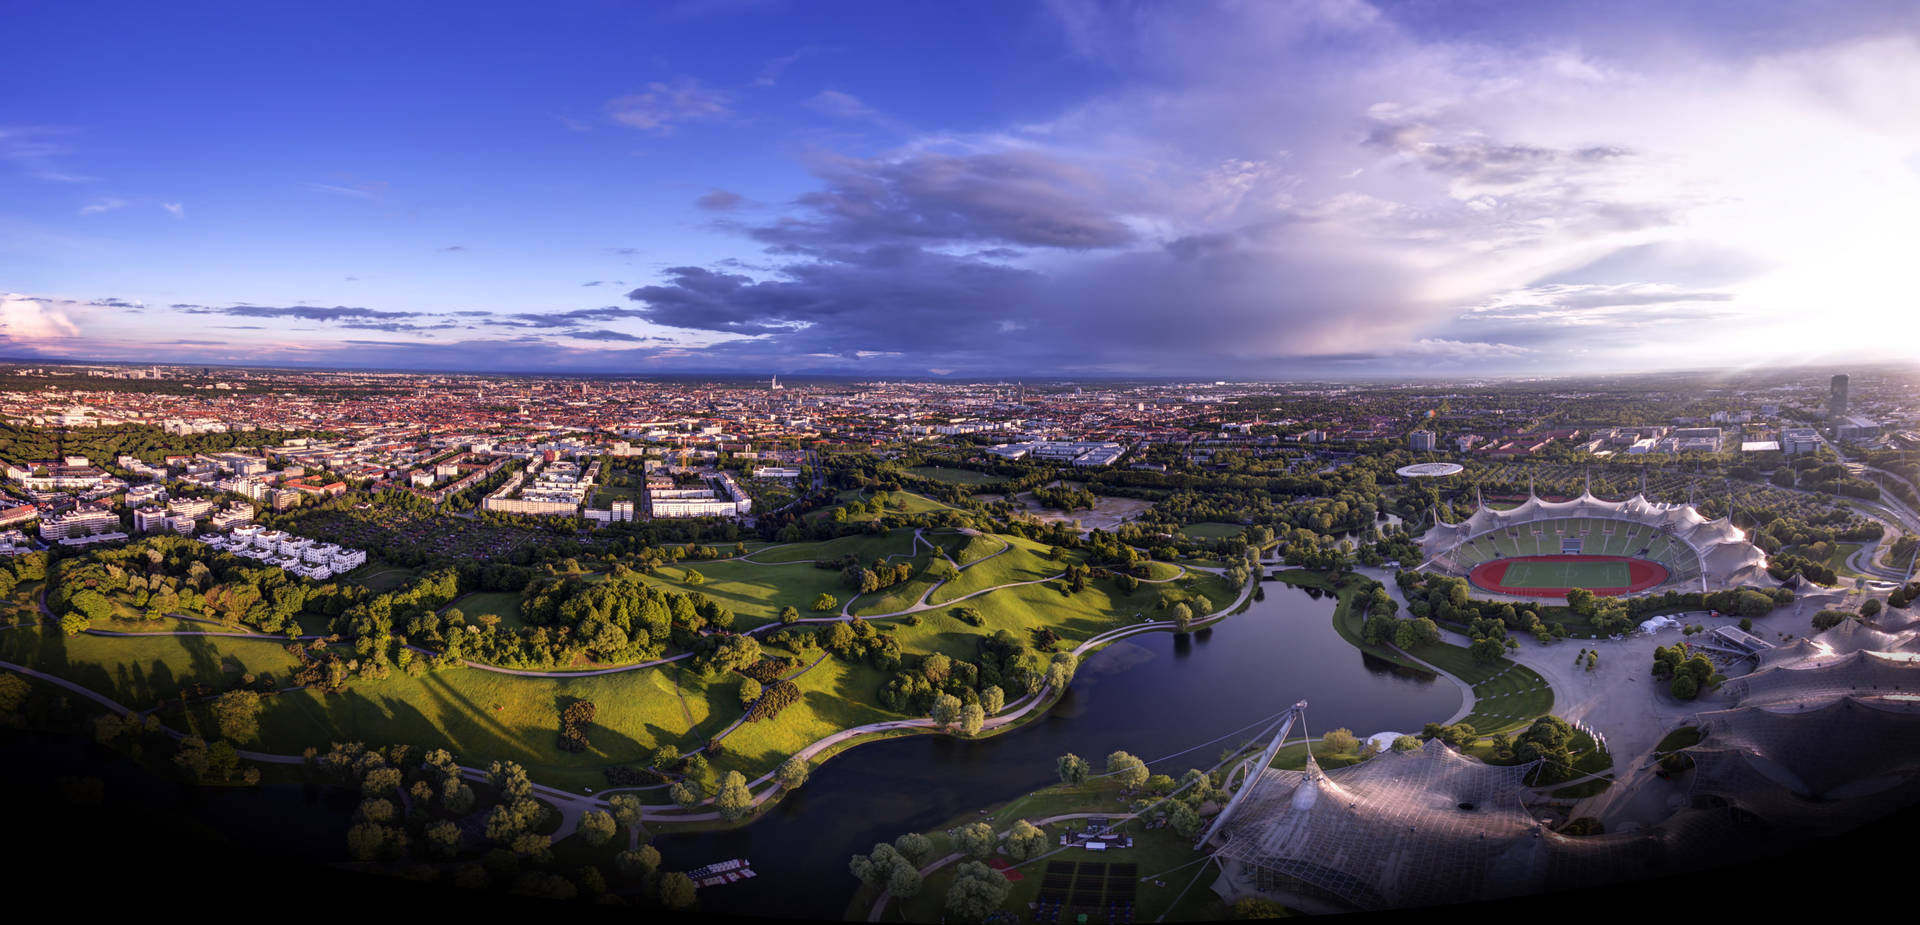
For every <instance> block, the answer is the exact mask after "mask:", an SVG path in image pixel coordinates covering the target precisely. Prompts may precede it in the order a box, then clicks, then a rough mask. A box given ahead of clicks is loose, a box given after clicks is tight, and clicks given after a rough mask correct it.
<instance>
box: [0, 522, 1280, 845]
mask: <svg viewBox="0 0 1920 925" xmlns="http://www.w3.org/2000/svg"><path fill="white" fill-rule="evenodd" d="M917 535H918V533H917V531H916V536H917ZM929 545H931V544H929ZM1008 545H1009V548H1010V547H1011V544H1008ZM936 548H937V547H936ZM1005 551H1006V550H1004V549H1003V550H1001V552H1005ZM995 555H999V553H995ZM987 558H990V557H987ZM984 561H986V558H982V559H980V560H976V561H975V562H973V563H969V565H977V564H979V563H980V562H984ZM759 564H771V563H759ZM1181 568H1182V572H1181V574H1180V575H1175V576H1173V577H1171V578H1165V579H1151V580H1150V581H1154V582H1159V583H1164V582H1169V581H1175V580H1178V579H1179V578H1180V577H1182V576H1184V575H1185V574H1186V573H1187V571H1189V570H1190V571H1196V572H1205V573H1210V574H1222V573H1224V572H1225V569H1224V568H1208V567H1202V566H1182V567H1181ZM1059 577H1060V576H1058V575H1055V576H1051V577H1048V578H1041V579H1035V580H1032V581H1021V582H1012V583H1009V584H1005V585H998V586H995V587H993V588H988V589H984V590H982V591H979V592H975V593H973V594H969V595H967V596H966V597H962V598H956V599H955V600H954V601H948V602H945V603H943V604H940V605H937V606H941V607H944V606H947V605H949V604H952V603H956V602H957V601H959V600H966V599H968V598H971V597H975V596H978V595H980V594H985V593H987V592H989V591H995V590H1000V589H1002V588H1008V587H1016V586H1020V585H1028V584H1038V583H1041V582H1045V581H1052V580H1055V579H1057V578H1059ZM1145 580H1148V579H1143V581H1145ZM1258 586H1259V574H1258V572H1257V571H1256V572H1255V573H1254V574H1253V575H1252V576H1250V578H1249V580H1248V581H1247V583H1246V584H1245V586H1244V587H1242V588H1241V590H1240V594H1239V595H1238V596H1237V597H1235V598H1234V600H1233V601H1232V602H1230V603H1228V604H1226V605H1225V606H1223V607H1221V608H1219V609H1218V610H1216V611H1214V612H1213V613H1211V614H1209V615H1207V616H1205V617H1202V618H1199V619H1195V620H1193V621H1192V622H1191V623H1190V624H1189V629H1190V630H1191V629H1199V628H1202V627H1206V626H1211V625H1213V624H1215V623H1217V622H1219V621H1221V620H1223V619H1225V618H1226V617H1227V616H1228V615H1229V614H1231V613H1233V612H1234V611H1235V610H1237V609H1238V608H1239V607H1240V606H1241V605H1242V604H1244V603H1245V602H1246V601H1247V600H1248V598H1250V597H1251V596H1252V595H1253V592H1254V590H1255V589H1256V588H1257V587H1258ZM929 590H931V589H929ZM924 599H925V596H924V595H923V596H922V601H923V602H924ZM931 606H933V605H927V606H922V605H915V606H914V607H911V608H908V609H907V610H904V611H900V612H898V613H894V614H883V615H877V616H876V617H875V618H892V617H899V616H905V615H907V614H909V613H915V612H919V611H920V610H926V609H931ZM41 609H42V612H43V613H46V608H45V600H44V598H42V600H41ZM181 619H187V620H194V619H195V618H191V617H181ZM839 619H841V618H839V617H820V618H812V619H806V620H803V621H802V622H833V621H836V620H839ZM199 622H207V621H199ZM780 625H781V624H777V623H769V624H764V625H762V626H759V627H755V628H754V629H753V630H749V631H748V634H752V633H754V632H758V631H760V630H765V629H769V628H772V627H776V626H780ZM1174 628H1175V626H1174V623H1173V621H1171V620H1146V621H1142V622H1140V623H1135V624H1129V625H1125V626H1117V627H1114V628H1112V629H1109V630H1106V631H1105V632H1102V633H1098V634H1096V635H1094V636H1092V637H1089V638H1088V639H1086V640H1085V641H1083V642H1081V643H1080V644H1079V645H1077V646H1075V647H1074V648H1073V649H1072V650H1071V653H1070V654H1072V655H1073V656H1074V657H1075V659H1076V660H1077V659H1079V658H1081V657H1083V656H1084V655H1085V654H1086V653H1088V652H1091V651H1093V650H1095V649H1097V648H1099V647H1101V646H1104V645H1106V644H1108V643H1110V642H1113V641H1116V640H1119V639H1122V638H1125V637H1127V636H1133V635H1137V634H1140V633H1146V632H1156V631H1160V630H1171V629H1174ZM89 632H93V633H95V634H96V635H107V636H122V637H137V636H151V635H182V636H231V637H236V638H251V639H261V640H275V641H291V640H290V639H289V637H286V636H273V635H267V634H258V633H224V632H223V633H212V632H186V631H176V632H168V633H117V632H112V631H106V630H100V631H91V630H90V631H89ZM300 638H301V639H314V638H322V637H317V636H310V637H300ZM409 648H412V649H414V650H415V651H420V652H425V653H427V654H430V655H431V654H437V653H434V652H433V651H432V650H429V649H424V648H421V647H418V646H409ZM690 654H691V653H683V654H681V655H677V656H673V657H670V658H664V659H658V660H655V661H652V662H646V663H640V664H636V665H625V666H618V667H615V668H607V669H599V670H595V671H584V672H552V671H544V672H543V671H530V670H520V669H509V668H500V667H498V666H490V665H483V664H479V663H474V662H467V665H468V666H469V667H474V668H480V669H482V670H489V671H497V672H501V673H505V674H515V675H524V676H533V677H574V676H580V677H585V676H591V675H599V674H612V673H615V672H620V671H634V670H638V669H640V668H646V667H653V666H656V665H660V664H665V663H667V662H672V661H677V660H679V659H682V658H686V657H687V656H688V655H690ZM825 657H826V656H824V655H823V656H822V657H821V658H820V659H816V660H815V661H814V662H813V663H812V664H810V665H808V666H807V667H806V668H805V669H802V670H801V671H800V672H798V673H796V674H795V675H793V677H798V675H799V674H804V673H805V672H806V671H810V670H812V669H813V668H814V667H815V666H817V665H819V664H820V662H821V661H823V660H824V659H825ZM0 668H4V669H7V670H12V671H17V672H20V673H22V674H26V675H29V676H32V677H36V678H40V679H43V680H46V681H48V682H50V683H53V684H57V685H59V686H60V687H62V688H65V689H67V690H71V691H73V692H75V693H78V694H81V695H82V696H85V697H87V698H88V699H90V700H93V701H95V702H96V703H99V704H101V705H102V706H105V707H106V708H108V709H109V710H112V711H114V712H115V713H117V714H121V715H124V714H127V713H131V712H133V711H132V710H130V709H129V708H127V707H126V706H124V705H123V704H120V703H118V702H116V701H114V700H112V699H111V698H108V697H107V696H106V695H104V694H100V693H98V692H96V691H93V690H90V689H88V688H85V687H83V686H81V685H79V684H76V683H74V682H71V681H68V680H65V679H63V678H58V677H56V676H53V675H49V674H46V673H44V672H40V671H36V670H34V669H31V668H27V667H25V666H22V665H15V664H13V663H10V662H0ZM1052 693H1053V688H1052V686H1051V685H1048V684H1045V683H1043V684H1042V685H1041V686H1040V687H1039V688H1038V689H1037V690H1034V691H1032V692H1030V693H1028V694H1027V695H1026V696H1024V697H1022V698H1020V699H1019V700H1017V701H1015V702H1013V703H1011V704H1008V705H1007V707H1006V708H1005V710H1004V711H1003V712H1002V713H1000V714H999V715H996V716H993V717H990V718H988V719H987V720H986V722H985V723H984V724H983V726H982V732H987V731H991V730H998V729H1002V728H1005V727H1008V726H1011V725H1014V724H1016V723H1019V722H1020V721H1021V720H1023V719H1025V718H1027V717H1028V716H1030V715H1032V714H1033V713H1034V712H1035V711H1036V710H1039V709H1040V708H1042V707H1043V706H1045V705H1046V704H1047V703H1049V702H1050V701H1051V699H1052V698H1051V697H1050V695H1051V694H1052ZM744 719H745V718H744V717H742V721H744ZM739 724H740V723H739V722H735V723H734V725H733V726H730V727H728V729H727V731H732V729H734V728H736V727H737V726H738V725H739ZM163 728H165V729H166V732H167V734H168V735H169V736H172V737H173V738H175V739H180V738H184V737H185V735H186V733H183V732H180V731H178V730H174V729H172V728H169V727H163ZM941 731H944V728H943V727H942V726H940V725H939V724H936V723H935V722H934V721H933V720H932V719H930V718H916V719H904V720H888V721H883V722H878V723H868V724H864V725H861V726H854V727H849V728H847V729H842V730H840V731H838V732H834V733H831V734H828V735H826V736H824V737H822V738H820V739H818V740H816V741H814V742H812V743H810V744H808V745H807V746H805V747H803V748H801V749H800V750H799V751H797V752H795V753H794V757H798V758H801V759H802V760H806V761H809V762H810V761H811V760H812V759H813V758H814V757H815V756H816V755H819V754H820V753H822V752H825V751H827V750H828V749H832V748H834V747H835V746H839V745H841V744H844V743H848V742H853V741H856V740H858V739H861V738H864V737H867V736H872V735H890V734H893V733H897V732H910V733H916V734H918V733H930V732H941ZM722 734H723V735H724V734H725V733H724V732H723V733H722ZM239 755H240V756H241V757H242V758H245V759H247V760H249V761H258V762H265V763H271V764H303V763H305V762H306V758H305V756H302V755H272V754H267V753H263V752H252V751H240V752H239ZM776 771H777V769H776ZM776 771H768V772H767V773H765V774H762V775H761V776H759V777H757V778H755V779H754V780H752V781H750V782H749V783H748V785H747V786H748V788H749V789H750V790H752V789H754V788H760V789H759V791H758V792H757V793H754V795H753V802H752V805H753V806H756V807H757V806H760V805H762V804H764V803H765V802H766V801H767V800H769V799H771V798H772V797H773V796H774V795H775V794H776V793H778V792H779V790H780V785H779V784H778V783H776V782H774V777H775V774H776ZM461 772H462V774H463V776H466V777H468V778H470V779H475V780H485V779H486V778H487V773H486V772H485V771H483V770H480V769H478V768H469V767H465V766H461ZM533 789H534V792H535V793H536V794H538V795H539V796H540V797H541V798H542V799H544V800H545V801H547V802H549V803H550V804H551V805H552V806H553V808H554V809H556V810H557V811H558V812H559V814H560V825H559V828H558V829H557V830H556V831H555V832H554V835H553V837H554V838H555V839H559V838H564V837H566V836H567V835H569V834H572V832H573V831H574V830H575V829H576V828H577V827H578V825H579V822H580V818H581V817H582V816H584V815H585V814H586V813H587V812H589V811H593V810H605V809H608V808H609V807H608V805H607V803H606V798H607V797H609V796H612V795H614V794H617V793H625V792H640V791H645V790H650V789H652V790H657V789H658V788H657V787H651V788H643V787H625V788H612V789H608V790H603V791H600V793H599V794H597V795H591V796H588V795H580V794H573V793H568V792H566V791H563V790H558V789H555V788H552V787H547V786H544V785H541V784H534V785H533ZM712 802H713V800H712V799H708V800H705V801H703V803H706V804H711V803H712ZM641 810H642V812H641V819H642V821H651V822H704V821H715V820H720V819H722V818H723V817H722V816H721V814H720V813H719V812H718V811H709V812H701V813H689V812H687V811H685V810H683V809H681V808H680V807H679V806H678V805H675V804H655V805H643V806H642V807H641Z"/></svg>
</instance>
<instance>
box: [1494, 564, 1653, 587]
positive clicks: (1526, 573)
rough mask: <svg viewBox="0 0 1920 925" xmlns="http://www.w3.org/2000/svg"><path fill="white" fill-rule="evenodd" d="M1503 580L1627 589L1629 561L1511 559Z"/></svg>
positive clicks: (1519, 584)
mask: <svg viewBox="0 0 1920 925" xmlns="http://www.w3.org/2000/svg"><path fill="white" fill-rule="evenodd" d="M1500 583H1501V584H1503V585H1505V586H1507V587H1509V588H1625V587H1628V586H1630V585H1632V584H1633V579H1632V578H1631V577H1630V576H1629V575H1628V573H1627V563H1625V562H1541V561H1532V562H1510V563H1508V564H1507V574H1506V577H1504V578H1502V579H1500Z"/></svg>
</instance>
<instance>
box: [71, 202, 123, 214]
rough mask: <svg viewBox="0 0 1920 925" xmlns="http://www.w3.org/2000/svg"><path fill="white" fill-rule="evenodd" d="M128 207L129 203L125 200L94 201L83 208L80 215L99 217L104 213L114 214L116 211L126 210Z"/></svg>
mask: <svg viewBox="0 0 1920 925" xmlns="http://www.w3.org/2000/svg"><path fill="white" fill-rule="evenodd" d="M126 206H127V201H126V200H125V199H112V198H107V199H95V200H94V201H92V202H89V203H87V204H86V205H84V206H81V207H80V214H81V215H99V214H100V213H102V212H112V211H113V210H115V209H124V208H126Z"/></svg>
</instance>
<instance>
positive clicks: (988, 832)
mask: <svg viewBox="0 0 1920 925" xmlns="http://www.w3.org/2000/svg"><path fill="white" fill-rule="evenodd" d="M995 841H997V839H996V838H995V837H994V834H993V826H991V825H988V824H987V823H984V822H974V823H969V824H967V825H963V826H961V827H960V831H959V832H958V833H957V835H956V836H955V838H954V847H955V848H958V849H960V853H961V854H964V855H967V856H968V857H974V858H984V857H986V856H987V855H990V854H992V853H993V846H994V842H995Z"/></svg>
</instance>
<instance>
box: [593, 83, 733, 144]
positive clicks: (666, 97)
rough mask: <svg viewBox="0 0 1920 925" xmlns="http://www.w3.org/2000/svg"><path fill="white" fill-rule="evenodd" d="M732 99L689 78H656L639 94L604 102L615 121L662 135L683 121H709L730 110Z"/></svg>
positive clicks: (721, 116) (724, 115)
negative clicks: (656, 79) (669, 80)
mask: <svg viewBox="0 0 1920 925" xmlns="http://www.w3.org/2000/svg"><path fill="white" fill-rule="evenodd" d="M732 105H733V98H732V97H731V96H730V95H728V94H727V93H724V92H722V91H719V90H715V89H713V88H711V87H708V86H705V85H703V84H701V83H700V82H699V81H697V80H694V79H693V78H690V77H680V78H676V79H675V80H673V81H672V82H670V83H661V82H658V81H655V82H653V83H650V84H647V88H646V89H645V90H642V91H641V92H639V93H633V94H629V95H627V96H622V97H618V98H616V99H612V100H608V101H607V115H608V117H610V118H612V119H613V121H614V122H616V123H618V124H620V125H624V126H627V127H628V128H637V129H640V130H642V131H648V132H656V133H660V134H665V133H667V132H671V131H672V130H673V127H674V126H675V125H678V124H681V123H685V122H700V121H710V120H713V119H721V118H725V117H726V116H728V115H731V114H732V113H733V109H732Z"/></svg>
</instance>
